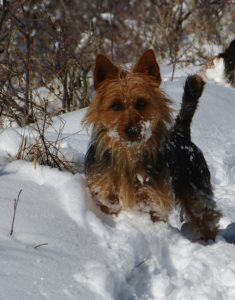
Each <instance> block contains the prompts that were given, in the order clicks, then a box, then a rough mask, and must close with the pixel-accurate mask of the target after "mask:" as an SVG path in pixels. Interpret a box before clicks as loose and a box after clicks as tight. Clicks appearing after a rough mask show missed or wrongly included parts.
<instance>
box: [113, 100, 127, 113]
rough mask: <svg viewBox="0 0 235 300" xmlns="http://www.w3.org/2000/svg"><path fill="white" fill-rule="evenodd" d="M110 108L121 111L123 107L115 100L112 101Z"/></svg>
mask: <svg viewBox="0 0 235 300" xmlns="http://www.w3.org/2000/svg"><path fill="white" fill-rule="evenodd" d="M110 108H111V109H112V110H114V111H121V110H123V109H124V104H123V103H122V102H120V101H115V102H113V103H112V105H111V107H110Z"/></svg>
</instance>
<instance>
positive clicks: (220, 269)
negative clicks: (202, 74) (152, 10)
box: [0, 70, 235, 300]
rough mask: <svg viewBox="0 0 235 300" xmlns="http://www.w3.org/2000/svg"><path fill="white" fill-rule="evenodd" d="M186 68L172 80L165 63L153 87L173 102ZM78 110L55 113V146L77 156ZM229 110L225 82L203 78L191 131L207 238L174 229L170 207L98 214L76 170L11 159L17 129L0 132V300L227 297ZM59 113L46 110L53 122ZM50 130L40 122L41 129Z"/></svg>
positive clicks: (233, 292)
mask: <svg viewBox="0 0 235 300" xmlns="http://www.w3.org/2000/svg"><path fill="white" fill-rule="evenodd" d="M186 71H187V72H190V71H191V72H192V70H186ZM186 71H185V70H180V71H179V72H178V73H177V74H176V75H177V76H178V77H176V79H175V81H174V82H171V81H168V80H167V78H169V76H168V74H167V73H166V72H165V79H166V80H165V82H164V83H163V85H162V88H163V89H164V90H165V91H166V92H167V93H168V94H169V95H170V97H171V98H172V99H173V100H174V101H175V102H176V107H178V105H179V103H180V99H181V95H182V91H183V84H184V80H185V76H186ZM83 115H84V111H79V112H73V113H68V114H65V115H64V116H62V118H63V120H64V122H65V127H64V131H63V135H64V136H68V137H67V138H66V139H64V140H63V143H62V148H63V153H64V154H65V156H66V157H67V158H69V159H73V160H74V161H81V159H82V157H83V155H84V153H85V151H86V148H87V143H88V140H89V136H88V134H87V132H86V131H84V130H82V128H81V124H80V123H81V119H82V116H83ZM234 116H235V90H234V89H232V88H229V87H224V86H222V85H218V84H216V83H212V82H210V83H208V84H207V85H206V88H205V91H204V94H203V96H202V98H201V100H200V105H199V108H198V111H197V113H196V115H195V118H194V120H193V130H192V135H193V140H194V141H195V142H196V143H197V145H198V146H199V147H200V148H201V149H202V150H203V152H204V155H205V157H206V159H207V161H208V164H209V166H210V169H211V173H212V181H213V185H214V188H215V198H216V201H217V203H218V206H219V208H220V209H221V211H222V212H223V218H222V220H221V224H220V225H221V234H220V236H218V238H217V241H216V242H215V243H211V244H210V245H207V246H204V245H202V244H200V243H192V242H190V241H189V240H188V239H186V238H185V237H184V236H183V235H182V234H181V232H180V231H179V230H178V229H177V228H176V227H177V215H176V214H173V215H172V217H171V222H170V223H171V225H168V224H164V223H157V224H153V223H152V222H151V221H150V220H149V217H148V216H146V215H143V214H138V213H133V212H123V213H121V214H120V215H119V216H118V217H117V218H114V217H108V216H105V215H104V214H102V213H101V212H99V211H97V209H96V208H95V206H94V205H93V202H92V200H91V199H90V196H89V193H88V191H87V189H86V184H85V178H84V176H83V175H81V174H76V175H71V174H69V173H66V172H60V171H58V170H56V169H51V168H49V167H43V166H37V167H36V168H35V167H34V166H33V164H32V163H30V162H25V161H12V162H11V158H9V154H10V156H14V155H15V153H17V150H18V146H19V145H20V142H21V134H22V131H21V130H19V129H7V130H5V131H3V132H0V164H1V169H0V191H1V196H0V299H4V300H32V299H33V300H37V299H50V300H62V299H63V300H64V299H73V300H78V299H82V300H83V299H84V300H89V299H91V300H94V299H100V300H110V299H118V300H125V299H148V300H149V299H167V300H168V299H171V300H177V299H179V300H188V299H195V300H207V299H208V300H209V299H210V300H212V299H213V300H214V299H219V300H221V299H224V300H230V299H231V300H232V299H235V248H234V247H235V246H234V244H233V243H234V242H235V118H234ZM60 122H61V118H56V119H55V121H54V124H53V125H54V126H53V127H54V128H59V127H60ZM75 132H76V134H74V135H71V134H73V133H75ZM53 135H55V132H54V129H53V128H50V129H49V130H48V137H51V138H52V139H53ZM20 189H22V193H21V195H20V199H19V204H18V208H17V213H16V220H15V226H14V232H13V236H10V235H9V234H10V229H11V221H12V215H13V204H14V199H15V198H17V195H18V193H19V191H20Z"/></svg>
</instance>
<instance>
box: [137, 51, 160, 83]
mask: <svg viewBox="0 0 235 300" xmlns="http://www.w3.org/2000/svg"><path fill="white" fill-rule="evenodd" d="M133 72H135V73H144V74H146V75H148V76H152V77H153V78H154V79H155V80H156V81H157V82H158V83H159V85H160V84H161V81H162V79H161V74H160V68H159V66H158V63H157V61H156V57H155V55H154V52H153V50H152V49H149V50H147V51H145V52H144V54H143V55H142V56H141V58H140V59H139V61H138V63H137V64H136V65H135V67H134V69H133Z"/></svg>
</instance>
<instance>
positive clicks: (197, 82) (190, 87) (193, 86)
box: [185, 74, 205, 99]
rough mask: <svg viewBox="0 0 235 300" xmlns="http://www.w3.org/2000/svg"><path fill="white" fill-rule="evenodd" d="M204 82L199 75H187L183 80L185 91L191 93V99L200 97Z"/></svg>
mask: <svg viewBox="0 0 235 300" xmlns="http://www.w3.org/2000/svg"><path fill="white" fill-rule="evenodd" d="M204 85H205V82H204V80H203V79H202V77H201V76H199V75H197V74H195V75H189V76H188V77H187V79H186V82H185V91H187V92H188V93H189V94H190V95H191V97H190V98H191V99H198V98H200V97H201V95H202V92H203V89H204Z"/></svg>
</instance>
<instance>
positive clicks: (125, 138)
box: [85, 50, 171, 146]
mask: <svg viewBox="0 0 235 300" xmlns="http://www.w3.org/2000/svg"><path fill="white" fill-rule="evenodd" d="M160 84H161V75H160V70H159V66H158V64H157V62H156V59H155V55H154V53H153V51H152V50H147V51H146V52H145V53H144V54H143V55H142V56H141V58H140V59H139V61H138V63H137V64H136V65H135V67H134V68H133V70H132V71H131V72H127V71H124V70H122V69H120V68H119V67H117V66H116V65H114V64H113V63H112V62H111V61H110V60H109V59H108V58H107V57H105V56H103V55H98V56H97V59H96V65H95V70H94V87H95V90H96V96H95V98H94V99H93V101H92V102H91V104H90V107H89V108H88V111H87V114H86V117H85V122H86V123H87V124H89V125H90V124H92V125H93V126H94V127H99V128H100V129H102V130H103V131H105V132H106V136H108V137H110V139H112V140H115V141H116V142H118V143H121V144H126V145H128V146H134V145H139V144H141V143H143V142H146V141H148V140H149V139H151V138H152V137H153V136H156V134H157V133H158V132H160V131H162V130H163V127H165V126H166V124H167V123H169V122H170V120H171V117H170V112H171V109H170V107H169V104H170V101H169V100H167V99H166V97H165V96H164V94H163V93H162V91H161V90H160V88H159V86H160Z"/></svg>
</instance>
